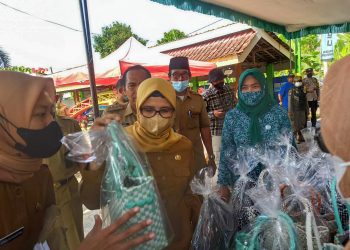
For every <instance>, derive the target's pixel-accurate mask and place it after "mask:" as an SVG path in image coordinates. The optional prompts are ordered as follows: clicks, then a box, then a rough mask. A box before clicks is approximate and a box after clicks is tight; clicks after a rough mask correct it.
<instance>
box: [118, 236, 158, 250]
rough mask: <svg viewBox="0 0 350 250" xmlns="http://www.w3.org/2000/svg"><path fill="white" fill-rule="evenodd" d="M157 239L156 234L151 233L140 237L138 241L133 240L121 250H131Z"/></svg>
mask: <svg viewBox="0 0 350 250" xmlns="http://www.w3.org/2000/svg"><path fill="white" fill-rule="evenodd" d="M155 237H156V235H155V234H154V233H149V234H146V235H143V236H140V237H137V238H136V239H133V240H131V241H128V242H126V243H125V244H123V245H122V246H121V248H120V249H121V250H126V249H130V248H134V247H136V246H138V245H140V244H142V243H144V242H146V241H149V240H153V239H154V238H155Z"/></svg>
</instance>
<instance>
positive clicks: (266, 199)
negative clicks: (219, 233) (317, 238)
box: [235, 173, 299, 250]
mask: <svg viewBox="0 0 350 250" xmlns="http://www.w3.org/2000/svg"><path fill="white" fill-rule="evenodd" d="M262 174H264V173H262ZM270 187H271V186H267V185H265V184H263V183H261V182H259V184H258V185H257V186H256V187H255V188H253V189H250V190H249V191H248V195H249V197H250V198H251V199H252V201H253V202H254V205H255V206H256V207H257V209H258V210H259V211H260V212H261V215H259V216H258V217H257V218H256V219H255V221H254V222H253V223H251V224H250V225H249V226H248V227H247V228H246V229H245V230H243V231H241V232H239V233H237V234H236V237H235V249H237V250H241V249H249V250H250V249H254V250H255V249H256V250H257V249H269V250H280V249H291V250H295V249H298V247H299V246H298V244H299V243H298V236H297V233H296V229H295V227H294V223H293V220H292V219H291V218H290V217H289V216H288V215H287V214H285V213H283V212H282V211H280V202H281V199H280V192H279V190H278V189H274V188H272V189H271V188H270Z"/></svg>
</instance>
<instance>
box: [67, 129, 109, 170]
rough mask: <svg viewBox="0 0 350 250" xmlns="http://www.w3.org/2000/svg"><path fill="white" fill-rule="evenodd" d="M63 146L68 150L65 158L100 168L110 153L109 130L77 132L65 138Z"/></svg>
mask: <svg viewBox="0 0 350 250" xmlns="http://www.w3.org/2000/svg"><path fill="white" fill-rule="evenodd" d="M62 144H63V145H64V146H65V147H66V148H67V150H68V151H67V153H66V155H65V157H66V158H67V159H68V160H71V161H74V162H79V163H91V162H94V163H96V164H97V165H98V166H100V165H102V163H103V162H104V161H105V160H106V159H107V156H108V154H109V152H110V148H109V145H110V144H111V139H110V136H109V135H108V132H107V130H90V131H89V132H77V133H72V134H68V135H66V136H64V137H63V139H62Z"/></svg>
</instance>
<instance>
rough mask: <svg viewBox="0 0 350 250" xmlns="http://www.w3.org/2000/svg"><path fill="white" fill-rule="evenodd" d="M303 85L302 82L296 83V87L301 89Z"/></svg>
mask: <svg viewBox="0 0 350 250" xmlns="http://www.w3.org/2000/svg"><path fill="white" fill-rule="evenodd" d="M302 85H303V83H302V82H296V83H295V87H301V86H302Z"/></svg>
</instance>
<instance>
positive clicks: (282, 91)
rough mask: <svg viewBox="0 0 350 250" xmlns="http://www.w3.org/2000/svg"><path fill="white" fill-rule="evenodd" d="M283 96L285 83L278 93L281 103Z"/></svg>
mask: <svg viewBox="0 0 350 250" xmlns="http://www.w3.org/2000/svg"><path fill="white" fill-rule="evenodd" d="M283 96H284V85H282V86H281V88H280V92H279V93H278V101H279V102H280V103H282V100H283Z"/></svg>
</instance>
